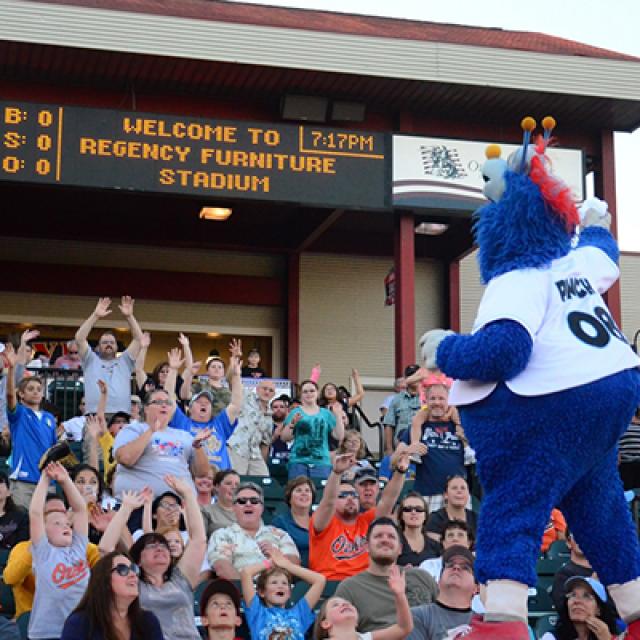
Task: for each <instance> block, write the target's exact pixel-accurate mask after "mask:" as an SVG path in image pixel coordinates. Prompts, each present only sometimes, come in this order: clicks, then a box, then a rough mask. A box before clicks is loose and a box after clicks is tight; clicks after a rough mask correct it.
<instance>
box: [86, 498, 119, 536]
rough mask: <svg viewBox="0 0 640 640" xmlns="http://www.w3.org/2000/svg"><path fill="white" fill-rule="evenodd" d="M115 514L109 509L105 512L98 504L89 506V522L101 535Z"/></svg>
mask: <svg viewBox="0 0 640 640" xmlns="http://www.w3.org/2000/svg"><path fill="white" fill-rule="evenodd" d="M115 515H116V512H115V511H114V510H113V509H111V507H109V508H108V509H107V510H106V511H105V510H104V509H103V508H102V507H101V506H100V505H98V504H93V505H89V522H90V523H91V525H93V528H94V529H97V530H98V531H100V532H101V533H104V532H105V531H106V530H107V527H108V526H109V523H110V522H111V521H112V520H113V519H114V517H115Z"/></svg>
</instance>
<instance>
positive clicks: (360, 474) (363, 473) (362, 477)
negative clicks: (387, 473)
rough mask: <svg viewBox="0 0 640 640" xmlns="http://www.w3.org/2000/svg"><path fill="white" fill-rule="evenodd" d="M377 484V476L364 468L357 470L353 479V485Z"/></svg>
mask: <svg viewBox="0 0 640 640" xmlns="http://www.w3.org/2000/svg"><path fill="white" fill-rule="evenodd" d="M370 481H373V482H378V476H376V473H375V471H374V470H373V469H369V468H368V467H365V468H364V469H358V470H357V471H356V474H355V476H354V477H353V483H354V484H361V483H362V482H370Z"/></svg>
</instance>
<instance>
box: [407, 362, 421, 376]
mask: <svg viewBox="0 0 640 640" xmlns="http://www.w3.org/2000/svg"><path fill="white" fill-rule="evenodd" d="M419 368H420V365H419V364H410V365H409V366H408V367H406V368H405V370H404V377H405V378H408V377H409V376H412V375H413V374H414V373H415V372H416V371H417V370H418V369H419Z"/></svg>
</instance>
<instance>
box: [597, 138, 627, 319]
mask: <svg viewBox="0 0 640 640" xmlns="http://www.w3.org/2000/svg"><path fill="white" fill-rule="evenodd" d="M595 192H596V195H597V196H598V197H599V198H602V199H603V200H606V201H607V203H608V205H609V211H610V212H611V233H612V234H613V236H614V238H616V239H617V238H618V219H617V215H616V210H617V205H616V163H615V156H614V144H613V131H609V130H606V131H602V133H601V135H600V170H599V171H597V172H596V175H595ZM605 300H606V302H607V306H608V307H609V310H610V311H611V315H612V316H613V317H614V319H615V321H616V323H617V324H618V326H620V324H621V322H622V305H621V302H620V282H619V281H618V282H616V283H615V284H614V285H613V286H612V287H611V288H610V289H609V291H607V293H606V295H605Z"/></svg>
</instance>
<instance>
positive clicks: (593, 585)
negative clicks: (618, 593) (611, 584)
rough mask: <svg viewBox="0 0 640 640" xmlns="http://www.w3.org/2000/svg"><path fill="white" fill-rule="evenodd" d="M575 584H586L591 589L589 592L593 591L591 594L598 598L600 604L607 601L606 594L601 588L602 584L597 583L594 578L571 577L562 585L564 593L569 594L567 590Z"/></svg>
mask: <svg viewBox="0 0 640 640" xmlns="http://www.w3.org/2000/svg"><path fill="white" fill-rule="evenodd" d="M576 582H582V583H583V584H586V585H587V586H588V587H589V588H590V589H591V591H593V593H594V594H595V595H596V596H597V597H598V598H600V600H601V601H602V602H606V601H607V592H606V591H605V588H604V587H603V586H602V583H601V582H598V581H597V580H596V579H595V578H591V577H586V576H571V578H569V579H568V580H567V581H566V582H565V583H564V588H565V591H567V592H569V588H570V587H571V585H573V584H575V583H576Z"/></svg>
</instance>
